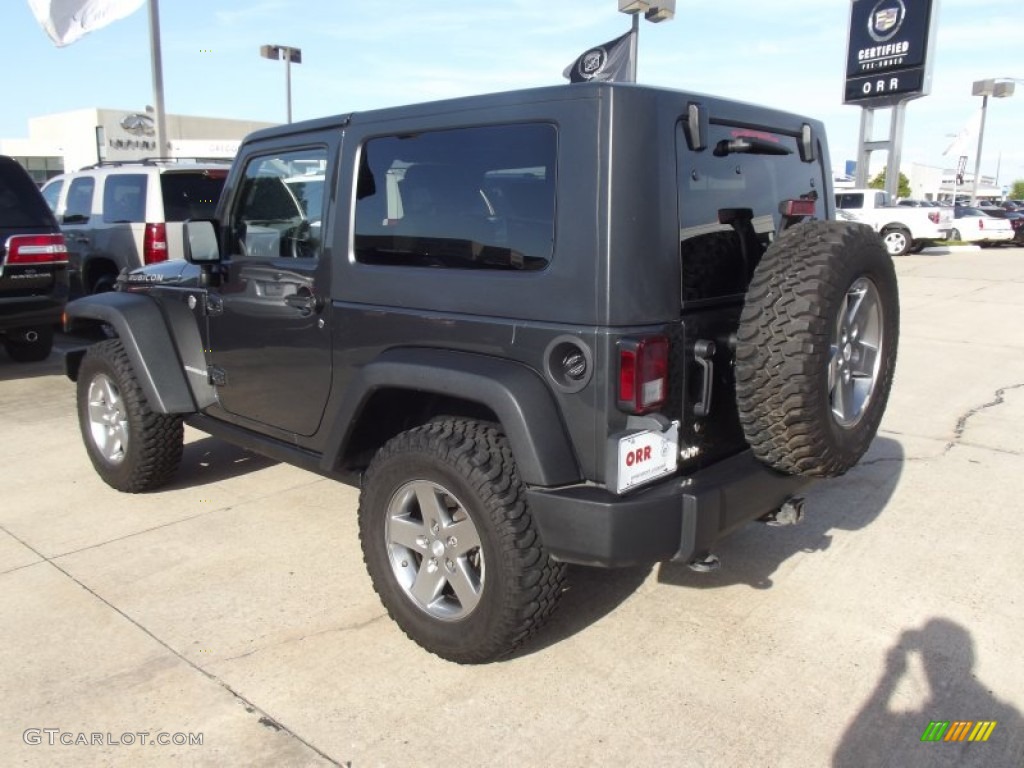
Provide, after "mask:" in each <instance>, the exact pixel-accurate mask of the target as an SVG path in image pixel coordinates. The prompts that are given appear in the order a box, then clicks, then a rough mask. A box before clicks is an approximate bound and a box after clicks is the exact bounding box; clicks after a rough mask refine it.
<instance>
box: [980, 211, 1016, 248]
mask: <svg viewBox="0 0 1024 768" xmlns="http://www.w3.org/2000/svg"><path fill="white" fill-rule="evenodd" d="M978 208H979V209H980V210H981V211H984V212H985V213H986V214H988V215H989V216H992V217H993V218H996V219H1006V220H1007V221H1008V222H1010V226H1011V227H1013V242H1014V244H1015V245H1022V244H1024V210H1017V209H1016V208H1013V207H1011V208H1007V207H1005V206H998V205H983V206H978Z"/></svg>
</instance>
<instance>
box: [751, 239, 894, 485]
mask: <svg viewBox="0 0 1024 768" xmlns="http://www.w3.org/2000/svg"><path fill="white" fill-rule="evenodd" d="M898 340H899V296H898V293H897V286H896V272H895V269H894V268H893V263H892V259H891V258H890V257H889V255H888V253H887V252H886V249H885V247H884V246H883V245H882V243H881V241H880V240H879V238H878V236H877V235H876V234H875V233H874V232H872V231H871V229H870V228H868V227H866V226H863V225H860V224H847V223H842V222H818V221H815V222H807V223H804V224H800V225H798V226H796V227H793V228H792V229H789V230H787V231H786V232H784V233H783V234H782V235H781V236H780V237H779V238H778V239H777V240H776V241H775V242H774V243H772V245H771V246H770V247H769V248H768V250H767V251H766V252H765V255H764V256H763V257H762V259H761V262H760V263H759V264H758V266H757V269H756V270H755V272H754V279H753V280H752V281H751V284H750V288H749V290H748V292H747V296H746V300H745V303H744V307H743V312H742V314H741V316H740V325H739V329H738V331H737V348H736V399H737V405H738V408H739V415H740V422H741V423H742V425H743V432H744V435H745V436H746V439H747V442H748V443H749V444H750V447H751V448H752V449H753V452H754V455H755V456H757V457H758V458H759V459H760V460H761V461H762V462H764V463H765V464H767V465H768V466H770V467H772V468H774V469H776V470H778V471H780V472H784V473H786V474H792V475H805V476H809V477H835V476H837V475H841V474H843V473H844V472H846V471H847V470H848V469H850V467H852V466H853V465H854V464H856V463H857V461H858V460H859V459H860V457H861V456H862V455H863V454H864V452H865V451H866V450H867V448H868V445H869V444H870V443H871V440H872V439H873V438H874V436H875V433H876V432H877V431H878V424H879V422H880V421H881V419H882V414H883V413H884V411H885V405H886V402H887V400H888V398H889V389H890V387H891V385H892V378H893V372H894V369H895V365H896V349H897V345H898Z"/></svg>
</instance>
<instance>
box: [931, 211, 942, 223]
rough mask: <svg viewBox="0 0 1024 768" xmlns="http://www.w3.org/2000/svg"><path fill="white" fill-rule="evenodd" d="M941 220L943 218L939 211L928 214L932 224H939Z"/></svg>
mask: <svg viewBox="0 0 1024 768" xmlns="http://www.w3.org/2000/svg"><path fill="white" fill-rule="evenodd" d="M941 218H942V217H941V216H939V212H938V211H931V212H930V213H929V214H928V219H929V221H931V223H932V224H938V223H939V219H941Z"/></svg>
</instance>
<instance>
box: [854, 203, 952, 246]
mask: <svg viewBox="0 0 1024 768" xmlns="http://www.w3.org/2000/svg"><path fill="white" fill-rule="evenodd" d="M835 195H836V208H837V209H842V210H844V211H846V212H847V213H849V214H851V215H852V216H854V217H856V219H857V220H858V221H860V222H863V223H864V224H868V225H869V226H870V227H871V228H872V229H874V230H875V232H877V233H878V234H879V235H881V236H882V241H883V242H884V243H885V248H886V250H888V251H889V255H890V256H902V255H903V254H905V253H919V252H920V251H921V250H923V249H924V248H926V247H928V246H929V245H931V244H932V243H934V242H935V241H937V240H945V239H946V238H947V237H948V236H949V230H950V228H951V227H952V226H953V223H952V222H953V217H952V216H951V215H950V214H949V211H948V210H947V209H945V208H934V209H932V208H922V209H921V210H918V209H916V208H914V207H913V206H902V207H901V206H898V205H892V204H891V203H890V199H889V195H888V193H886V192H883V191H882V190H880V189H843V190H838V191H836V193H835Z"/></svg>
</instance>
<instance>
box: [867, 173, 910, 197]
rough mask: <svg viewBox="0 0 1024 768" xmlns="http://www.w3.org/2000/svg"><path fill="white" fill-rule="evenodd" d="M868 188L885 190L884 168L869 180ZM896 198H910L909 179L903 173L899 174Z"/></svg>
mask: <svg viewBox="0 0 1024 768" xmlns="http://www.w3.org/2000/svg"><path fill="white" fill-rule="evenodd" d="M868 186H869V187H871V188H872V189H885V168H883V169H882V172H881V173H880V174H878V175H877V176H875V178H873V179H872V180H871V182H870V183H869V184H868ZM896 197H910V179H908V178H907V176H906V174H905V173H903V172H900V183H899V187H898V188H897V190H896Z"/></svg>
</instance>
